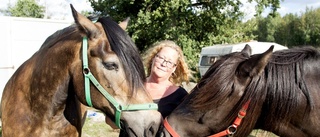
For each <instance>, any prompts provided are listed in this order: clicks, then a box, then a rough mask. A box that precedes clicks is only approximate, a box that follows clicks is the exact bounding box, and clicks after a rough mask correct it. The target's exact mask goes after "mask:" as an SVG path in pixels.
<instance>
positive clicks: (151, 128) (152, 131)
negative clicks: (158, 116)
mask: <svg viewBox="0 0 320 137" xmlns="http://www.w3.org/2000/svg"><path fill="white" fill-rule="evenodd" d="M146 132H147V133H145V135H146V136H147V137H150V136H155V134H156V133H157V128H156V124H155V122H151V123H150V125H149V128H147V129H146Z"/></svg>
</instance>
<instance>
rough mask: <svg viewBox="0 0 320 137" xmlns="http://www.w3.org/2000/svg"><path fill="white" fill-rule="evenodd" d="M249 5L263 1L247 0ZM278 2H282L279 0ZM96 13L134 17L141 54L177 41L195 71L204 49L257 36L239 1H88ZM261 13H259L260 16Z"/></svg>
mask: <svg viewBox="0 0 320 137" xmlns="http://www.w3.org/2000/svg"><path fill="white" fill-rule="evenodd" d="M248 1H249V2H253V1H258V2H260V0H248ZM276 1H279V0H276ZM89 2H90V3H91V5H92V7H93V9H94V10H95V11H98V12H101V13H102V14H103V15H110V16H111V17H113V18H114V19H115V20H117V21H120V20H123V19H124V18H126V17H130V18H131V22H130V26H129V29H128V32H129V34H130V35H131V36H132V38H133V39H134V40H135V43H136V44H137V46H138V47H139V49H140V50H141V51H144V50H145V49H146V48H148V47H149V46H150V45H152V44H153V43H154V42H157V41H159V40H163V39H170V40H173V41H175V42H177V44H178V45H180V46H181V47H182V49H183V52H184V54H185V56H186V57H187V60H188V64H189V67H190V68H191V69H192V70H194V71H196V70H197V63H198V59H199V53H200V50H201V48H202V47H205V46H211V45H213V44H221V43H237V42H243V41H248V40H251V39H253V38H255V36H254V35H253V33H252V29H251V28H249V27H250V25H252V24H250V23H246V24H245V23H242V21H241V19H242V18H243V13H242V12H241V11H240V6H242V3H241V1H240V0H221V1H219V0H196V1H193V0H174V1H172V0H114V1H100V0H99V1H96V0H89ZM263 2H264V3H263V4H260V5H258V6H257V9H260V11H262V9H263V8H264V6H266V5H268V6H270V5H271V6H272V7H275V9H276V8H277V7H279V2H275V1H274V0H264V1H263ZM258 14H259V13H258ZM247 25H249V26H247Z"/></svg>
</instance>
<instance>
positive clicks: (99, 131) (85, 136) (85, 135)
mask: <svg viewBox="0 0 320 137" xmlns="http://www.w3.org/2000/svg"><path fill="white" fill-rule="evenodd" d="M118 136H119V129H112V128H111V127H110V126H109V125H107V124H106V123H105V122H104V120H103V121H97V120H95V119H94V118H87V119H86V122H85V124H84V126H83V128H82V137H118Z"/></svg>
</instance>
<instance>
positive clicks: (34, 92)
mask: <svg viewBox="0 0 320 137" xmlns="http://www.w3.org/2000/svg"><path fill="white" fill-rule="evenodd" d="M61 43H62V44H60V45H54V46H52V47H50V48H47V49H42V50H41V51H39V52H38V53H36V54H35V55H34V56H33V57H32V58H31V60H32V61H33V63H32V66H33V67H31V68H33V72H32V74H31V75H30V91H29V92H30V98H31V100H32V102H31V104H32V106H37V107H36V108H34V109H37V108H38V107H40V108H41V109H42V110H43V111H47V112H50V114H49V115H54V114H56V113H57V111H59V109H61V108H63V107H61V106H64V105H65V100H66V99H67V97H68V94H69V93H68V90H69V89H70V87H69V86H70V85H69V83H70V78H71V77H70V74H69V72H70V68H71V65H72V64H73V62H74V61H75V58H76V56H77V54H79V52H75V51H74V50H80V46H75V45H76V44H71V43H70V42H61ZM27 69H28V68H27ZM31 71H32V70H31ZM34 112H38V113H39V114H40V115H43V114H46V113H47V112H42V111H39V110H34Z"/></svg>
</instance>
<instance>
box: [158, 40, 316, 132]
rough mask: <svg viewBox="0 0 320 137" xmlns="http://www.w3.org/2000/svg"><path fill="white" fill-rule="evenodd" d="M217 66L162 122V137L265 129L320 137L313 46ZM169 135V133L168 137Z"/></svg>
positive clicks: (235, 56)
mask: <svg viewBox="0 0 320 137" xmlns="http://www.w3.org/2000/svg"><path fill="white" fill-rule="evenodd" d="M272 50H273V46H271V48H270V49H269V50H267V51H266V52H265V53H262V54H256V55H252V56H250V54H251V48H250V46H248V45H246V47H245V48H244V49H243V50H242V51H241V52H235V53H230V54H228V55H225V56H223V57H221V59H220V60H218V61H217V62H215V63H214V64H213V65H212V66H211V67H210V68H209V70H208V71H207V73H206V74H205V75H204V77H203V78H202V79H201V80H200V82H199V83H198V84H197V86H195V88H194V89H193V90H192V91H191V93H190V95H189V96H187V97H186V99H185V100H184V101H183V102H182V103H181V105H179V106H178V107H177V108H176V109H175V110H174V111H173V112H172V113H171V115H169V116H168V117H167V118H166V120H165V121H164V125H165V127H166V128H164V130H163V132H162V133H163V135H164V136H170V135H169V132H170V134H172V136H183V137H188V136H193V137H203V136H210V135H212V136H226V135H234V136H238V137H246V136H248V135H249V134H250V132H251V131H252V130H253V129H263V130H266V131H270V132H273V133H275V134H276V135H279V136H284V137H293V136H295V137H312V136H320V130H319V127H320V109H319V108H320V93H319V92H320V83H319V81H320V53H319V51H317V50H316V49H314V48H312V47H302V48H293V49H288V50H281V51H276V52H272ZM168 131H169V132H168Z"/></svg>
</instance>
